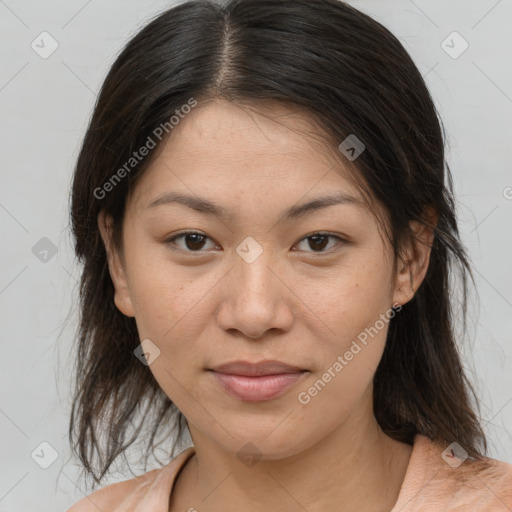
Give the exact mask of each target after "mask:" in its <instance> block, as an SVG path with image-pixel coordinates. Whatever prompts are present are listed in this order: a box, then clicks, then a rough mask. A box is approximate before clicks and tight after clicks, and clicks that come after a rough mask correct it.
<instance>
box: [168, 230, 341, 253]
mask: <svg viewBox="0 0 512 512" xmlns="http://www.w3.org/2000/svg"><path fill="white" fill-rule="evenodd" d="M188 235H199V236H201V237H203V238H206V239H210V240H212V239H211V238H210V237H209V236H206V235H204V234H203V233H199V232H197V231H184V232H183V233H179V234H177V235H174V236H173V237H171V238H168V239H166V240H164V244H166V245H169V246H170V248H171V250H173V251H182V252H185V253H189V254H194V253H202V252H207V251H203V250H199V251H190V250H186V249H181V248H177V247H176V244H175V243H174V241H175V240H177V239H179V238H184V237H186V236H188ZM317 235H320V236H326V237H328V238H335V239H336V240H338V244H337V245H341V244H343V243H347V240H345V239H343V238H341V237H340V236H338V235H334V234H332V233H329V232H326V231H317V232H315V233H311V234H310V235H307V236H305V237H303V238H301V239H300V240H299V242H297V243H300V242H302V241H304V240H307V239H308V238H313V237H314V236H317ZM295 245H297V244H295ZM173 246H174V247H173ZM335 248H336V246H334V248H332V247H331V249H328V250H327V251H306V252H311V253H312V254H330V253H331V252H333V249H335Z"/></svg>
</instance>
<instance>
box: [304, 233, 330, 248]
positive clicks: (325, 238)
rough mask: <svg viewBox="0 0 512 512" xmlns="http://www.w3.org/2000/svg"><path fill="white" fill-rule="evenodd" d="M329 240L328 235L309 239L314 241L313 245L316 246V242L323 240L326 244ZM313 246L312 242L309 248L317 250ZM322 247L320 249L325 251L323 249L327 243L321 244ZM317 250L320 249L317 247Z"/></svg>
mask: <svg viewBox="0 0 512 512" xmlns="http://www.w3.org/2000/svg"><path fill="white" fill-rule="evenodd" d="M327 238H328V237H327V235H314V236H311V237H309V239H310V240H313V241H314V242H313V245H315V243H316V242H315V240H318V239H323V241H324V242H326V241H327ZM313 245H312V244H311V242H310V244H309V246H310V247H311V248H312V249H315V247H313ZM320 245H321V247H319V248H320V249H323V248H324V247H325V246H326V243H323V244H320ZM317 248H318V247H317Z"/></svg>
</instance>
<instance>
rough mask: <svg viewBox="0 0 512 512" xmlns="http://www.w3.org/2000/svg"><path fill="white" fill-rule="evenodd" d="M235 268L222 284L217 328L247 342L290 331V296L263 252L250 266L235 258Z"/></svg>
mask: <svg viewBox="0 0 512 512" xmlns="http://www.w3.org/2000/svg"><path fill="white" fill-rule="evenodd" d="M234 265H235V268H234V269H233V270H232V271H231V272H229V274H228V275H227V276H226V279H225V280H224V287H225V288H224V290H223V301H222V304H221V305H220V307H219V309H218V311H217V322H218V324H219V326H220V327H221V328H222V329H223V330H225V331H227V332H229V331H230V332H231V333H233V334H234V333H235V332H238V333H241V334H240V336H244V337H247V338H250V339H262V338H265V337H266V336H268V332H271V331H273V330H274V331H275V330H278V331H287V330H289V329H290V327H291V325H292V322H293V311H292V306H291V304H290V302H289V301H290V297H292V296H293V294H292V292H290V290H289V288H288V287H287V285H286V283H285V282H284V280H283V277H282V275H281V276H280V275H279V274H280V273H279V271H278V269H277V268H273V267H275V265H272V261H271V259H270V258H268V257H266V255H265V252H264V253H263V254H261V255H260V256H259V257H258V258H257V259H256V260H255V261H252V262H251V263H248V262H247V261H245V260H244V259H243V258H241V257H238V256H236V258H235V263H234ZM281 274H282V272H281Z"/></svg>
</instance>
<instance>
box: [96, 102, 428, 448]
mask: <svg viewBox="0 0 512 512" xmlns="http://www.w3.org/2000/svg"><path fill="white" fill-rule="evenodd" d="M273 114H274V118H275V119H279V122H276V121H275V120H272V119H269V118H268V117H266V116H261V115H258V114H256V113H255V112H253V111H250V110H247V109H242V108H241V107H239V106H235V105H233V104H231V103H228V102H224V101H215V102H212V103H209V104H207V105H203V106H198V107H197V108H196V109H194V110H192V112H191V113H190V114H188V115H187V117H185V118H184V119H183V120H182V121H181V122H180V124H179V125H178V126H177V127H175V128H174V130H173V132H172V137H171V138H170V139H169V140H168V141H167V143H166V145H165V147H164V148H163V150H162V151H161V152H160V153H159V154H158V157H157V158H156V159H155V160H154V161H153V162H152V164H151V166H150V167H149V168H148V170H147V171H146V172H145V173H144V174H143V176H142V177H141V179H140V181H139V182H138V183H137V185H136V187H135V189H134V191H133V193H132V194H131V196H130V197H129V198H128V202H127V210H126V216H125V219H124V226H123V248H124V258H123V259H122V260H121V259H120V258H119V256H118V254H117V253H116V252H115V251H110V255H111V258H110V269H111V275H112V278H113V281H114V285H115V288H116V296H115V300H116V304H117V306H118V308H119V309H120V310H121V311H122V312H123V313H124V314H125V315H128V316H134V317H135V320H136V323H137V328H138V331H139V335H140V340H141V341H142V340H146V339H149V340H150V342H151V343H150V344H149V345H146V348H147V349H148V350H147V351H148V352H149V353H150V354H151V353H152V354H151V355H150V361H151V359H153V358H154V360H153V361H152V362H151V364H150V365H149V369H150V371H151V372H152V373H153V375H154V377H155V379H156V380H157V381H158V383H159V385H160V386H161V388H162V389H163V391H164V392H165V393H166V394H167V395H168V396H169V398H170V399H171V400H172V401H173V402H174V403H175V404H176V405H177V407H178V408H179V409H180V410H181V412H182V413H183V414H184V415H185V417H186V418H187V420H188V423H189V428H190V431H191V434H192V437H193V438H194V434H196V435H197V436H199V435H201V436H204V437H205V438H208V439H210V440H211V441H213V442H215V443H216V445H218V446H220V447H222V448H223V449H225V450H227V451H230V452H237V451H238V450H240V448H241V447H242V446H244V445H245V444H246V443H248V442H251V443H253V444H254V445H256V446H257V447H258V449H259V450H260V451H261V452H262V453H263V456H264V457H268V458H279V457H284V456H287V455H291V454H294V453H298V452H300V451H301V450H305V449H307V448H308V447H311V446H313V445H314V444H315V443H317V442H318V441H320V440H321V439H322V438H325V437H326V436H328V435H330V434H331V433H333V432H335V431H337V430H339V429H340V428H342V427H343V425H344V423H345V422H346V421H347V418H349V416H351V415H352V414H353V413H354V412H355V411H363V410H364V411H366V412H365V413H364V414H371V385H372V379H373V375H374V372H375V369H376V368H377V365H378V363H379V361H380V358H381V355H382V352H383V349H384V343H385V339H386V333H387V329H388V325H389V320H390V319H391V318H392V316H393V315H394V314H397V315H398V314H400V313H399V312H397V313H394V312H393V311H392V310H391V307H392V305H393V304H403V303H405V302H407V300H409V299H410V297H411V293H410V286H409V268H406V267H400V266H398V267H397V269H396V270H397V272H396V274H395V273H394V260H393V257H392V252H391V248H390V247H389V245H388V244H387V243H385V241H384V239H383V237H382V236H381V234H380V232H379V226H378V223H377V220H376V219H375V217H374V215H372V213H371V212H370V211H369V210H368V209H367V208H366V207H365V206H364V203H363V201H362V196H361V194H360V192H359V191H358V189H357V187H355V185H354V184H353V183H352V182H351V180H350V179H348V173H347V172H346V169H344V168H343V161H342V160H341V159H337V160H334V157H333V156H332V155H331V156H329V155H330V153H329V152H328V151H326V149H325V147H322V146H321V145H320V144H318V143H316V142H315V140H316V139H315V138H313V137H312V136H311V135H308V130H309V132H311V131H312V130H313V128H312V126H310V125H308V124H307V122H306V121H305V120H304V119H303V118H301V117H299V116H298V115H292V114H291V113H290V112H287V111H286V110H284V109H279V108H277V107H276V108H275V109H274V110H273ZM277 116H279V118H278V117H277ZM171 195H174V196H178V195H179V196H184V197H185V196H186V197H188V198H190V199H189V200H188V206H187V205H186V204H184V202H183V201H181V202H180V201H173V200H172V198H171ZM326 196H329V197H331V198H333V197H337V198H338V200H337V201H335V200H331V201H326V202H324V201H323V198H325V197H326ZM315 201H320V203H318V204H317V205H316V206H317V207H314V205H313V206H311V205H310V207H308V208H306V207H304V208H302V206H304V205H306V204H310V203H312V202H315ZM185 202H186V201H185ZM206 202H208V203H211V205H210V206H208V207H206V206H205V205H206ZM212 205H215V206H212ZM214 208H217V209H218V211H217V210H215V211H214ZM103 220H104V219H103ZM107 224H108V219H107ZM100 228H101V229H102V235H103V237H104V240H105V241H106V242H107V240H108V238H107V235H106V233H107V231H106V230H105V224H104V223H103V221H102V220H101V219H100ZM427 260H428V258H427ZM420 271H421V269H420ZM420 273H421V272H420ZM365 334H366V335H365ZM145 343H146V344H147V343H148V342H145ZM240 360H243V361H249V362H260V361H266V360H277V361H280V362H283V363H286V364H288V365H292V366H293V367H296V368H298V369H300V370H301V371H300V372H295V373H292V374H290V373H288V374H286V375H284V376H283V375H281V376H279V377H274V378H269V377H265V378H263V379H266V381H265V382H263V379H262V378H260V377H257V378H259V379H260V384H252V383H254V382H256V381H255V380H254V379H255V377H245V378H241V379H239V380H236V377H235V378H232V377H229V376H226V374H224V376H223V375H220V374H219V373H217V372H213V371H211V369H214V368H216V367H218V366H219V365H222V364H224V363H230V362H233V361H240ZM141 364H142V363H141ZM228 373H229V372H228ZM280 373H282V372H280ZM230 378H231V380H230ZM249 381H250V382H249Z"/></svg>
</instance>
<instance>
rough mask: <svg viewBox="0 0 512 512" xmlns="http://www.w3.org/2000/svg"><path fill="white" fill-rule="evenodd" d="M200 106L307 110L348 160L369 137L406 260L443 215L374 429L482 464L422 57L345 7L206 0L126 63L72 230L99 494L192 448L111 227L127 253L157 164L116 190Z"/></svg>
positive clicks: (144, 34)
mask: <svg viewBox="0 0 512 512" xmlns="http://www.w3.org/2000/svg"><path fill="white" fill-rule="evenodd" d="M191 98H194V101H198V102H199V103H201V102H203V101H207V100H209V99H212V98H223V99H226V100H228V101H231V102H237V103H240V104H243V103H245V104H248V105H251V104H252V105H258V104H262V103H264V102H272V101H274V102H276V101H277V102H280V103H282V104H286V105H290V106H293V107H296V108H297V109H301V110H303V111H305V112H307V113H308V115H309V116H311V118H312V119H314V120H315V122H317V123H318V126H320V127H322V129H323V132H324V133H325V134H327V135H326V138H328V139H329V141H330V143H333V142H334V144H335V145H333V147H334V148H335V149H336V148H337V146H338V144H340V143H341V142H342V141H343V140H344V139H345V138H346V137H347V136H349V135H350V134H356V135H357V137H358V139H360V140H361V141H363V143H364V144H365V146H366V150H365V151H364V152H363V153H362V154H361V155H360V156H359V157H358V159H357V161H354V164H355V165H356V169H357V173H358V176H359V178H360V181H361V183H364V184H365V186H366V187H367V189H368V191H369V192H370V193H371V196H372V197H373V198H374V199H376V200H377V201H379V202H380V203H381V204H382V205H384V207H385V208H386V211H387V212H388V213H389V219H390V223H389V224H390V236H389V240H390V242H391V243H392V245H393V248H394V251H395V257H399V256H400V247H401V244H402V242H404V241H405V240H407V239H408V237H410V236H411V233H410V231H409V222H410V221H411V220H417V221H418V220H419V221H421V222H427V221H426V218H425V215H424V213H425V208H426V207H427V206H430V207H432V208H434V209H435V211H436V212H437V214H438V221H437V224H435V231H434V233H435V237H434V243H433V247H432V252H431V258H430V264H429V268H428V271H427V275H426V277H425V279H424V282H423V284H422V285H421V286H420V288H419V289H418V290H417V291H416V293H415V296H414V298H413V299H412V300H411V301H410V302H408V303H407V304H406V305H404V307H403V308H402V310H401V311H400V313H399V314H397V315H396V316H395V317H394V318H393V319H392V320H391V322H390V326H389V332H388V338H387V342H386V347H385V350H384V354H383V357H382V360H381V362H380V365H379V367H378V369H377V372H376V375H375V378H374V413H375V416H376V418H377V421H378V423H379V424H380V426H381V428H382V429H383V430H384V432H385V433H387V434H388V435H389V436H391V437H392V438H394V439H396V440H399V441H402V442H406V443H409V444H412V443H413V439H414V436H415V434H416V433H422V434H424V435H426V436H428V437H430V438H431V439H433V440H438V441H443V442H448V443H450V442H452V441H456V442H457V443H459V444H460V445H461V446H462V447H463V448H464V449H465V450H466V451H467V452H468V453H469V454H470V455H471V456H473V457H474V458H480V457H481V455H482V454H484V453H485V451H486V449H487V445H486V440H485V435H484V432H483V430H482V427H481V425H480V423H479V420H478V416H477V414H476V412H475V411H476V410H477V407H478V402H477V400H476V396H475V393H474V391H473V389H472V387H471V384H470V382H469V380H468V379H467V377H466V375H465V373H464V371H463V367H462V363H461V357H460V354H459V351H458V348H457V345H456V339H455V338H456V336H455V328H454V314H455V313H454V311H455V308H454V306H456V305H458V303H457V304H455V303H454V302H453V301H454V297H453V296H452V295H453V290H454V288H453V283H452V277H453V276H455V275H457V276H458V277H459V281H458V282H459V283H460V286H461V290H462V293H461V294H460V315H461V319H462V320H464V326H465V325H466V324H465V317H466V302H467V299H466V298H467V293H468V283H469V278H470V277H472V276H471V268H470V265H469V263H468V259H467V256H466V254H465V250H464V248H463V246H462V245H461V242H460V239H459V233H458V227H457V220H456V213H455V207H454V198H453V189H452V182H451V176H450V171H449V169H448V167H447V165H446V162H445V156H444V144H445V142H444V134H443V129H442V124H441V122H440V120H439V117H438V114H437V111H436V109H435V106H434V103H433V101H432V98H431V96H430V94H429V92H428V90H427V88H426V85H425V83H424V81H423V79H422V76H421V74H420V73H419V71H418V69H417V68H416V66H415V65H414V63H413V61H412V60H411V58H410V57H409V55H408V53H407V52H406V50H405V49H404V48H403V47H402V45H401V44H400V42H399V41H398V40H397V38H395V37H394V36H393V35H392V34H391V33H390V32H389V31H388V30H387V29H386V28H384V27H383V26H382V25H381V24H379V23H377V22H376V21H374V20H372V19H371V18H370V17H368V16H366V15H364V14H362V13H361V12H359V11H357V10H356V9H354V8H352V7H350V6H349V5H347V4H346V3H343V2H341V1H337V0H319V1H314V0H294V1H290V0H231V1H227V2H222V3H221V2H214V1H207V0H192V1H188V2H185V3H182V4H180V5H178V6H176V7H173V8H172V9H169V10H167V11H166V12H164V13H163V14H160V15H158V16H157V17H156V18H155V19H154V20H152V21H151V22H150V23H148V24H147V25H146V26H145V27H144V28H143V29H142V30H141V31H140V32H139V33H138V34H137V35H136V36H135V37H133V38H132V39H131V40H130V41H129V42H128V44H127V45H126V47H125V48H124V49H123V51H122V52H121V53H120V55H119V56H118V58H117V59H116V61H115V62H114V64H113V65H112V67H111V69H110V71H109V73H108V76H107V77H106V79H105V81H104V83H103V86H102V88H101V91H100V94H99V96H98V99H97V103H96V105H95V108H94V112H93V114H92V118H91V120H90V124H89V127H88V130H87V133H86V135H85V138H84V141H83V145H82V147H81V151H80V154H79V157H78V161H77V164H76V169H75V173H74V182H73V187H72V205H71V216H72V226H73V234H74V237H75V249H76V256H77V258H78V259H79V261H80V263H82V264H83V272H82V276H81V284H80V306H81V310H80V311H81V318H80V324H79V332H78V340H77V341H78V344H77V357H76V383H75V391H74V400H73V407H72V412H71V419H70V425H69V438H70V442H71V443H72V446H73V449H74V451H75V452H76V453H77V454H78V456H79V457H80V459H81V461H82V463H83V466H84V468H85V469H86V470H87V472H88V473H89V474H91V475H92V476H93V478H94V480H95V482H97V483H99V482H100V481H101V479H102V478H103V476H104V475H105V474H106V473H107V471H108V469H109V467H110V466H111V464H112V462H113V461H114V460H115V459H116V458H117V457H118V455H120V454H123V453H124V452H125V451H126V448H127V447H128V446H130V445H131V444H132V443H133V442H134V440H135V439H136V438H137V437H138V435H139V433H140V431H141V429H142V427H143V426H144V425H145V424H147V425H146V426H147V428H149V432H150V434H151V435H150V436H149V438H148V445H147V453H149V451H150V449H151V448H152V449H153V452H154V442H155V439H156V435H157V433H158V432H160V431H161V429H162V426H168V427H169V426H170V427H171V428H169V432H167V433H166V435H167V436H169V435H171V434H174V435H176V438H175V439H176V442H178V441H179V440H181V439H182V436H183V434H184V432H185V431H186V428H187V424H186V420H185V418H184V417H183V415H182V414H181V412H180V411H179V410H177V408H176V407H175V405H174V404H173V403H172V402H171V401H170V399H169V398H168V397H167V396H166V395H165V393H164V392H163V391H162V390H161V389H160V387H159V385H158V383H157V382H156V380H155V379H154V378H153V375H152V374H151V371H150V370H149V368H148V367H147V366H145V365H143V364H141V363H140V361H139V360H138V359H137V358H136V357H135V356H134V352H133V351H134V349H136V348H137V346H138V345H139V344H140V339H139V336H138V333H137V329H136V324H135V321H134V319H133V318H128V317H126V316H124V315H123V314H122V313H121V312H120V311H119V310H118V309H117V308H116V306H115V304H114V287H113V283H112V280H111V278H110V274H109V269H108V266H107V259H106V252H105V247H104V244H103V242H102V239H101V237H100V233H99V231H98V226H97V217H98V213H99V212H100V210H102V209H104V210H105V212H106V213H107V214H109V215H111V216H112V218H113V220H114V236H115V243H116V245H117V247H118V249H119V250H120V251H121V249H122V239H121V236H120V235H121V228H122V222H123V216H124V210H125V204H126V198H127V195H128V193H129V192H130V190H133V187H134V186H135V184H136V182H137V178H138V177H140V176H141V175H142V173H143V172H144V170H145V169H147V167H148V165H149V164H150V163H151V161H152V159H153V158H154V157H155V155H156V154H157V151H156V150H154V151H151V152H150V153H149V154H148V155H147V157H145V158H144V159H142V160H141V161H140V162H139V163H137V165H136V166H134V167H133V169H130V170H129V171H127V172H124V173H120V174H119V173H118V175H117V176H118V178H119V177H120V175H122V176H121V177H122V179H117V178H116V179H115V181H112V180H113V176H114V174H115V173H116V172H117V171H118V169H121V168H123V166H125V167H124V168H125V170H126V169H127V168H126V162H128V161H129V160H130V158H131V157H132V156H133V153H134V151H137V150H138V149H139V148H140V147H142V146H144V145H145V144H146V143H147V140H148V137H151V136H152V134H153V138H154V133H155V129H156V128H157V127H159V126H161V125H162V124H165V123H168V121H169V119H170V118H171V116H173V115H174V114H175V113H176V111H177V110H179V109H180V108H181V107H182V106H183V105H185V104H187V103H189V101H190V99H191ZM169 133H171V135H172V132H169ZM164 140H165V139H162V141H164ZM162 143H163V142H159V144H158V147H157V149H158V148H160V147H161V146H162ZM338 153H339V155H340V157H341V152H339V151H338ZM109 180H110V181H109ZM107 182H109V183H110V184H111V186H109V187H108V193H107V192H105V190H106V189H105V187H104V184H105V183H107ZM99 190H101V191H103V192H98V191H99ZM432 226H433V227H434V225H432ZM121 252H122V251H121ZM137 417H138V418H139V419H140V422H139V424H138V425H137V427H136V428H134V429H132V430H133V431H132V435H131V437H129V438H128V439H127V432H128V431H129V429H130V428H131V427H132V426H133V422H134V419H135V418H137ZM173 429H174V430H173ZM171 430H172V432H171ZM101 435H103V436H104V437H105V439H104V441H103V442H102V440H101V439H100V437H101ZM164 439H165V436H164ZM175 446H176V445H174V448H175ZM174 448H173V451H174ZM96 456H97V457H98V464H95V463H94V460H95V457H96ZM146 460H147V459H146Z"/></svg>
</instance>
